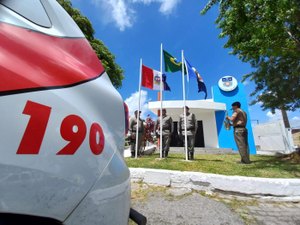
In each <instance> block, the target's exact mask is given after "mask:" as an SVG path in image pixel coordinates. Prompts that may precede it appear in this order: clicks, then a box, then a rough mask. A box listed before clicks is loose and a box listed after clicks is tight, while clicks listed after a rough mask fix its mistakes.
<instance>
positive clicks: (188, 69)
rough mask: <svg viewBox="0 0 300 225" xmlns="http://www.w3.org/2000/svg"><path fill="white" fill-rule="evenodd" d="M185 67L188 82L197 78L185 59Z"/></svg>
mask: <svg viewBox="0 0 300 225" xmlns="http://www.w3.org/2000/svg"><path fill="white" fill-rule="evenodd" d="M185 66H186V70H187V75H188V81H189V80H190V78H197V74H196V69H195V67H192V66H191V64H190V63H189V62H188V61H187V60H186V59H185Z"/></svg>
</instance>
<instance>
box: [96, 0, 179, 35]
mask: <svg viewBox="0 0 300 225" xmlns="http://www.w3.org/2000/svg"><path fill="white" fill-rule="evenodd" d="M180 2H181V0H93V3H94V5H96V6H98V7H100V9H101V12H100V14H101V15H102V20H103V22H104V23H115V25H116V26H117V27H118V28H119V29H120V31H124V30H125V29H126V28H130V27H132V26H133V24H134V22H135V15H136V11H135V10H134V9H133V5H134V4H138V3H140V4H145V5H149V4H151V3H158V4H160V8H159V11H160V12H161V13H162V14H163V15H170V14H171V13H172V12H173V11H174V10H175V9H176V7H177V5H178V4H179V3H180Z"/></svg>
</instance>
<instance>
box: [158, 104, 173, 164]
mask: <svg viewBox="0 0 300 225" xmlns="http://www.w3.org/2000/svg"><path fill="white" fill-rule="evenodd" d="M155 131H156V134H157V136H159V137H160V117H158V119H157V121H156V124H155ZM172 132H173V120H172V117H171V116H168V115H167V110H166V109H162V158H167V157H168V154H169V149H170V142H171V134H172Z"/></svg>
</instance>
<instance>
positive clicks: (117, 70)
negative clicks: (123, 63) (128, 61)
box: [58, 0, 124, 88]
mask: <svg viewBox="0 0 300 225" xmlns="http://www.w3.org/2000/svg"><path fill="white" fill-rule="evenodd" d="M58 3H59V4H60V5H61V6H62V7H63V8H64V9H65V10H66V11H67V12H68V13H69V15H70V16H71V17H72V18H73V20H74V21H75V22H76V23H77V25H78V26H79V28H80V29H81V31H82V32H83V33H84V35H85V37H86V38H87V40H88V41H89V42H90V44H91V46H92V47H93V49H94V50H95V52H96V54H97V56H98V58H99V59H100V60H101V62H102V65H103V66H104V68H105V70H106V72H107V74H108V76H109V78H110V80H111V82H112V84H113V85H114V86H115V87H116V88H120V87H121V86H122V80H123V79H124V75H123V70H122V68H121V67H120V66H119V65H118V64H117V63H116V62H115V56H114V55H113V54H112V53H111V52H110V51H109V50H108V48H107V47H106V46H105V45H104V43H103V42H102V41H101V40H99V39H97V38H95V37H94V33H95V31H94V29H93V26H92V24H91V22H90V21H89V19H88V18H87V17H85V16H83V15H82V14H81V12H80V11H79V10H78V9H75V8H73V6H72V3H71V1H70V0H58Z"/></svg>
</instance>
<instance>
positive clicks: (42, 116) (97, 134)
mask: <svg viewBox="0 0 300 225" xmlns="http://www.w3.org/2000/svg"><path fill="white" fill-rule="evenodd" d="M23 114H25V115H28V116H30V119H29V122H28V124H27V127H26V129H25V132H24V134H23V137H22V140H21V142H20V145H19V148H18V150H17V154H31V155H37V154H39V152H40V148H41V145H42V143H43V139H44V136H45V133H46V129H47V125H48V121H49V118H50V114H51V107H49V106H46V105H42V104H39V103H36V102H32V101H27V103H26V105H25V108H24V110H23ZM86 133H87V126H86V123H85V121H84V120H83V119H82V118H81V117H80V116H78V115H68V116H67V117H65V118H64V119H63V120H62V123H61V125H60V135H61V137H62V138H63V139H64V140H66V141H68V142H69V143H68V144H67V145H66V146H64V147H63V148H62V149H60V150H59V151H58V152H57V153H56V154H57V155H73V154H75V152H76V151H77V150H78V148H79V147H80V146H81V144H82V143H83V141H84V140H85V138H86ZM104 143H105V137H104V133H103V130H102V127H101V126H100V124H98V123H93V124H92V125H91V127H90V130H89V146H90V149H91V152H92V153H93V154H95V155H100V154H101V153H102V151H103V149H104Z"/></svg>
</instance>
